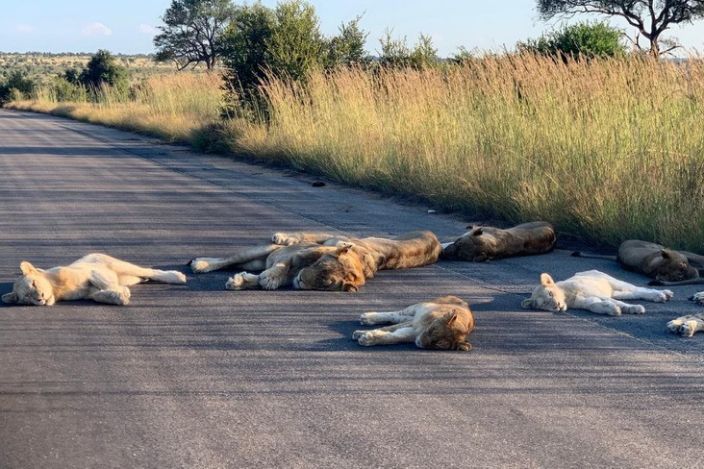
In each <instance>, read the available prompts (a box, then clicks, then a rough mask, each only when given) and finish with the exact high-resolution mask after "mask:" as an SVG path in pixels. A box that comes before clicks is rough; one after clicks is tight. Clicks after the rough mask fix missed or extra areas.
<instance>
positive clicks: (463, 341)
mask: <svg viewBox="0 0 704 469" xmlns="http://www.w3.org/2000/svg"><path fill="white" fill-rule="evenodd" d="M469 332H470V330H469V327H468V325H467V321H462V320H460V319H459V318H458V313H457V312H450V313H447V314H446V315H445V316H443V317H439V318H435V319H433V320H432V321H431V322H430V324H429V325H428V326H427V327H426V328H425V329H424V330H423V331H422V332H421V333H420V334H419V335H418V336H417V337H416V346H417V347H418V348H422V349H427V350H460V351H463V352H467V351H469V350H471V348H472V346H471V345H470V344H469V342H467V334H469Z"/></svg>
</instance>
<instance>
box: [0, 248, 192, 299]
mask: <svg viewBox="0 0 704 469" xmlns="http://www.w3.org/2000/svg"><path fill="white" fill-rule="evenodd" d="M20 270H21V271H22V276H21V277H20V278H19V279H17V280H16V281H15V283H14V285H13V286H12V292H11V293H7V294H5V295H3V296H2V301H3V303H8V304H21V305H33V306H52V305H53V304H54V303H56V302H57V301H70V300H88V299H90V300H93V301H97V302H98V303H107V304H111V305H126V304H127V303H129V301H130V290H129V288H127V287H129V286H132V285H137V284H138V283H141V282H145V281H147V280H154V281H157V282H163V283H186V276H185V275H183V274H182V273H181V272H177V271H175V270H166V271H165V270H157V269H151V268H148V267H140V266H138V265H134V264H130V263H129V262H125V261H121V260H119V259H115V258H114V257H110V256H108V255H105V254H88V255H87V256H85V257H82V258H80V259H78V260H77V261H75V262H73V263H72V264H69V265H67V266H59V267H54V268H51V269H47V270H43V269H38V268H36V267H34V266H33V265H32V264H30V263H29V262H27V261H23V262H22V263H21V264H20Z"/></svg>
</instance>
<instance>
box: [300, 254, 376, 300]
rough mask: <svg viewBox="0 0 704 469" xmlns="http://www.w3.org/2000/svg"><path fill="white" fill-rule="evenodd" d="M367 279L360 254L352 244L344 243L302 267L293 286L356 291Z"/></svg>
mask: <svg viewBox="0 0 704 469" xmlns="http://www.w3.org/2000/svg"><path fill="white" fill-rule="evenodd" d="M365 281H366V276H365V268H364V264H363V262H362V261H361V260H360V257H359V255H358V254H357V253H356V252H355V250H354V249H353V246H352V245H351V244H349V243H343V244H341V245H339V246H338V247H337V249H336V250H335V252H334V253H329V254H325V255H323V256H321V257H320V258H319V259H318V260H317V261H315V262H314V263H313V264H311V265H310V266H308V267H304V268H303V269H301V271H300V272H299V273H298V275H297V276H296V277H295V278H294V279H293V286H294V287H295V288H297V289H300V290H328V291H346V292H356V291H358V290H359V289H360V287H362V286H363V285H364V283H365Z"/></svg>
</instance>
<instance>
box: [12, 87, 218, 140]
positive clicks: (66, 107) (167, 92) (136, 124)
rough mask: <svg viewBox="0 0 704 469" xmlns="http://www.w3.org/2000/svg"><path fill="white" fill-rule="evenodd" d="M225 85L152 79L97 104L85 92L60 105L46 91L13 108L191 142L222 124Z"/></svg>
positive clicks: (111, 92)
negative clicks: (210, 126)
mask: <svg viewBox="0 0 704 469" xmlns="http://www.w3.org/2000/svg"><path fill="white" fill-rule="evenodd" d="M220 86H221V78H220V75H219V74H216V73H212V74H207V73H192V74H191V73H181V74H172V75H162V76H154V77H150V78H146V79H144V80H142V81H141V82H139V83H138V84H137V85H135V86H133V87H132V88H131V91H129V92H128V91H126V90H123V91H119V90H116V89H112V88H105V89H102V90H99V91H98V97H97V101H96V100H94V99H92V96H91V95H90V93H88V92H87V91H85V90H84V92H83V93H79V94H81V95H82V97H81V98H80V99H78V100H77V101H76V102H60V101H58V99H57V97H56V96H55V94H54V93H53V92H52V88H51V87H45V88H43V89H42V90H40V92H39V95H38V97H37V99H35V100H31V101H17V102H13V103H11V104H10V105H9V106H8V107H10V108H14V109H20V110H31V111H39V112H47V113H51V114H56V115H61V116H65V117H71V118H74V119H78V120H81V121H84V122H91V123H95V124H105V125H110V126H113V127H118V128H121V129H126V130H134V131H138V132H143V133H148V134H151V135H156V136H159V137H161V138H163V139H165V140H168V141H172V142H191V141H192V140H193V139H194V138H195V137H196V136H198V135H199V134H200V131H201V130H202V129H203V128H204V127H206V126H208V125H212V124H215V123H217V122H219V119H220V109H221V104H222V102H221V101H222V93H221V90H220ZM94 101H95V102H94Z"/></svg>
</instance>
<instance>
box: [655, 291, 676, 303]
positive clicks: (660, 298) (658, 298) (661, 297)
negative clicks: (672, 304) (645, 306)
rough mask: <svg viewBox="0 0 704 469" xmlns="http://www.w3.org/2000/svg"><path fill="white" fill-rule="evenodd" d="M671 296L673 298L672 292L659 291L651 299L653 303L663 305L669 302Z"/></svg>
mask: <svg viewBox="0 0 704 469" xmlns="http://www.w3.org/2000/svg"><path fill="white" fill-rule="evenodd" d="M673 296H675V294H674V293H673V292H672V290H661V291H658V292H657V293H656V294H655V296H654V297H653V301H654V302H655V303H665V302H667V301H670V300H671V299H672V297H673Z"/></svg>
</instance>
